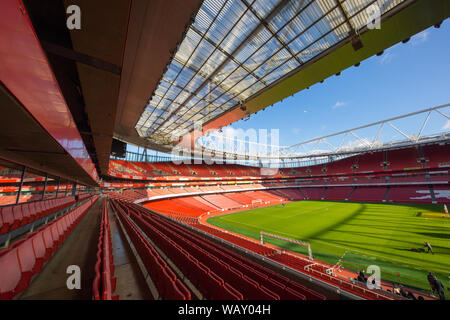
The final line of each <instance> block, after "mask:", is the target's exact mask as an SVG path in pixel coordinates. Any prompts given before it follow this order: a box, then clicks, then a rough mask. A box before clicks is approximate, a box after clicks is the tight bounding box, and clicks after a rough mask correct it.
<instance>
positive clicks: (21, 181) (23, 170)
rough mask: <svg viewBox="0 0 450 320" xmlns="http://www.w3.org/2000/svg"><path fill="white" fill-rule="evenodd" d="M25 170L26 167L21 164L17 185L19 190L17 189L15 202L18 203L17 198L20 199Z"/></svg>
mask: <svg viewBox="0 0 450 320" xmlns="http://www.w3.org/2000/svg"><path fill="white" fill-rule="evenodd" d="M26 170H27V167H25V166H23V169H22V174H21V175H20V185H19V190H18V191H17V197H16V204H18V203H19V200H20V193H21V192H22V187H23V178H24V177H25V171H26Z"/></svg>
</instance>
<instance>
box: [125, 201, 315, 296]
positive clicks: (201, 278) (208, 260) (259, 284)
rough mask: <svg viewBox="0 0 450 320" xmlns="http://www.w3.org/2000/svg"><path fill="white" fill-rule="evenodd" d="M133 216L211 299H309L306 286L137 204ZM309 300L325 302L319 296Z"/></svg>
mask: <svg viewBox="0 0 450 320" xmlns="http://www.w3.org/2000/svg"><path fill="white" fill-rule="evenodd" d="M127 206H131V207H132V210H130V216H131V217H132V219H133V220H134V221H135V222H136V223H137V225H139V227H140V228H141V229H142V230H143V232H145V233H146V234H147V236H148V237H149V238H151V239H152V240H153V241H154V242H155V243H156V244H157V245H158V246H159V247H160V248H161V249H162V250H163V251H164V252H165V253H166V254H167V255H168V256H169V257H170V259H171V260H172V261H174V262H175V263H176V264H177V266H178V267H179V268H180V269H182V272H183V273H184V274H185V275H186V276H187V277H188V278H189V280H190V281H191V282H192V283H194V285H196V286H197V288H198V289H199V290H200V291H201V292H202V294H204V295H205V297H206V298H210V299H232V298H234V299H241V298H242V299H250V300H252V299H269V300H277V299H301V300H304V299H307V297H306V296H305V293H307V292H308V290H305V289H306V288H304V287H303V286H300V285H299V284H297V283H295V282H293V281H291V280H289V279H287V278H285V277H283V276H281V275H279V274H277V273H275V272H273V271H271V270H269V269H267V268H265V267H263V266H261V265H259V264H257V263H254V262H252V261H250V260H248V259H247V258H245V257H243V256H241V255H238V254H236V253H234V252H232V251H230V250H228V249H226V248H224V247H223V246H221V245H218V244H216V243H214V242H212V241H210V240H208V239H206V238H203V237H202V236H200V235H198V234H196V233H194V232H192V231H190V230H188V229H186V228H185V227H182V226H181V225H179V224H177V223H175V222H172V221H169V220H167V219H165V218H163V217H160V216H158V215H156V214H151V213H149V212H148V211H146V210H145V209H142V208H140V207H138V206H136V205H129V204H128V205H127ZM309 298H311V299H312V298H316V299H323V298H324V297H323V296H321V295H318V294H316V296H314V297H313V296H309Z"/></svg>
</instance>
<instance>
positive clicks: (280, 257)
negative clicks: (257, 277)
mask: <svg viewBox="0 0 450 320" xmlns="http://www.w3.org/2000/svg"><path fill="white" fill-rule="evenodd" d="M195 227H196V228H198V229H200V230H203V231H206V232H208V233H210V234H213V235H215V236H218V237H220V238H222V239H224V240H227V241H229V242H231V243H233V244H237V245H239V246H240V247H242V248H245V249H248V250H251V251H253V252H255V253H258V254H260V255H265V256H270V259H272V260H275V261H278V262H280V263H282V264H285V265H287V266H290V267H292V268H294V269H297V270H299V271H302V272H305V271H304V267H305V266H306V265H307V264H309V262H307V261H306V260H301V259H299V258H296V257H293V256H291V255H288V254H284V253H282V254H279V253H277V254H274V253H275V250H274V249H269V248H267V247H266V246H262V245H259V244H257V243H254V242H252V241H249V240H246V239H243V238H240V237H238V236H236V235H233V234H230V233H225V232H223V231H220V230H217V229H215V228H211V227H209V226H206V225H203V224H197V225H196V226H195ZM314 275H315V276H317V274H314ZM319 276H320V274H319ZM326 280H327V281H328V282H331V283H333V284H335V285H339V286H340V285H341V283H343V282H342V281H340V282H338V281H337V279H334V278H333V277H329V276H328V277H327V279H326ZM347 289H348V288H347ZM307 290H309V289H307ZM310 291H311V290H310ZM352 291H353V292H354V293H357V294H361V293H363V294H364V295H365V297H367V298H378V297H377V295H376V293H373V292H368V293H365V292H363V290H361V288H357V287H355V288H354V289H352ZM309 294H310V295H311V294H312V295H314V294H316V293H315V292H314V291H312V292H309ZM305 296H307V297H308V294H305Z"/></svg>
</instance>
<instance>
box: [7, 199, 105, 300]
mask: <svg viewBox="0 0 450 320" xmlns="http://www.w3.org/2000/svg"><path fill="white" fill-rule="evenodd" d="M97 199H98V196H96V197H94V198H92V199H91V200H88V201H87V202H85V203H83V204H82V205H80V206H79V207H77V208H75V209H74V210H72V211H71V212H69V213H67V214H65V215H63V216H61V217H59V218H57V219H56V220H54V221H52V222H51V223H49V224H46V225H44V226H43V227H41V228H39V229H37V230H36V231H34V232H33V233H31V234H28V235H27V236H26V237H25V238H24V239H21V240H19V241H17V242H15V243H14V244H13V245H11V246H10V247H9V248H7V249H5V250H3V251H2V252H0V270H1V272H0V299H12V298H13V297H14V296H16V295H17V294H18V293H20V292H22V291H24V290H25V289H26V288H27V287H28V285H29V283H30V280H31V277H32V276H33V275H35V274H37V273H39V272H40V271H41V269H42V266H43V264H44V263H45V262H47V261H48V260H49V259H50V257H51V256H52V254H53V253H54V252H55V251H56V250H57V249H58V248H59V246H60V245H61V244H62V243H63V241H64V240H65V239H66V238H67V236H68V235H69V234H70V232H71V231H72V230H73V228H75V226H76V225H77V224H78V222H79V221H80V220H81V219H82V218H83V216H84V215H85V214H86V213H87V212H88V210H89V209H90V207H91V206H92V205H93V204H94V203H95V201H97Z"/></svg>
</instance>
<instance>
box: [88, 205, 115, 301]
mask: <svg viewBox="0 0 450 320" xmlns="http://www.w3.org/2000/svg"><path fill="white" fill-rule="evenodd" d="M113 261H114V259H113V252H112V245H111V227H110V224H109V217H108V205H107V202H106V198H104V199H103V207H102V218H101V221H100V235H99V238H98V246H97V262H96V264H95V278H94V282H93V285H92V292H93V296H94V300H118V299H119V296H118V295H113V292H114V291H115V290H116V278H115V277H114V269H115V268H114V262H113Z"/></svg>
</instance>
